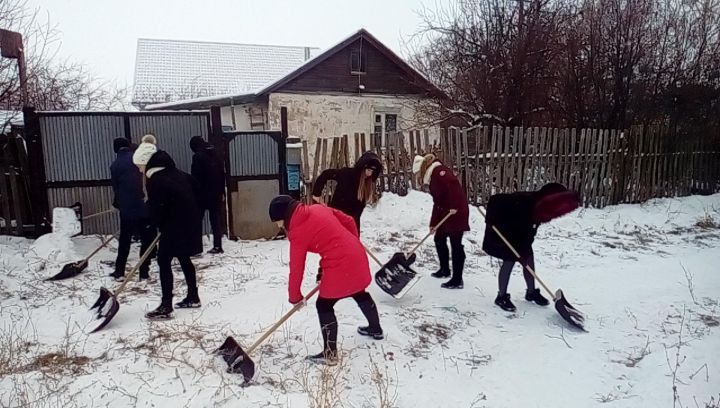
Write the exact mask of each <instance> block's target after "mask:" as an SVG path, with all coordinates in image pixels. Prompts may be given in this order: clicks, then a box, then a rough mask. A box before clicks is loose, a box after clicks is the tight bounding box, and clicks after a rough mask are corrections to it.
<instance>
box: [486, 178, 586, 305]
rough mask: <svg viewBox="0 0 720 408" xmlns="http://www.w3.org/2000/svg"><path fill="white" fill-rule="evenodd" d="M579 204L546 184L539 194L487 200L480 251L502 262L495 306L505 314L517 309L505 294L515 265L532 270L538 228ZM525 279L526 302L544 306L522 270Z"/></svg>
mask: <svg viewBox="0 0 720 408" xmlns="http://www.w3.org/2000/svg"><path fill="white" fill-rule="evenodd" d="M578 205H579V199H578V197H577V194H576V193H574V192H571V191H568V189H567V188H565V186H563V185H562V184H559V183H549V184H546V185H545V186H543V187H542V188H541V189H540V190H538V191H530V192H517V193H510V194H495V195H493V196H491V197H490V199H489V200H488V205H487V214H486V218H485V236H484V238H483V247H482V248H483V251H485V252H486V253H487V254H488V255H490V256H493V257H496V258H500V259H502V260H503V263H502V265H501V266H500V273H499V274H498V295H497V298H496V299H495V304H496V305H497V306H499V307H500V308H501V309H503V310H506V311H508V312H514V311H515V310H516V308H515V305H514V304H513V303H512V301H511V300H510V294H509V293H507V288H508V283H509V282H510V275H511V273H512V270H513V267H514V266H515V262H518V261H519V262H520V264H521V265H527V266H529V267H531V268H533V270H534V269H535V258H534V255H533V249H532V244H533V241H534V240H535V234H536V233H537V229H538V226H539V225H540V224H542V223H545V222H548V221H550V220H552V219H554V218H557V217H558V216H560V215H563V214H566V213H568V212H570V211H572V210H574V209H575V208H577V207H578ZM493 226H494V227H495V228H497V229H498V231H500V233H501V234H503V236H504V237H505V238H506V239H507V240H508V242H510V244H511V245H512V246H513V248H515V250H516V251H518V253H519V254H520V259H518V258H517V256H515V254H514V253H513V252H512V250H511V249H510V248H508V246H507V245H506V244H505V242H503V240H502V238H500V237H499V236H498V235H497V233H495V231H494V230H493V228H492V227H493ZM523 277H524V278H525V285H526V286H527V290H526V291H525V300H527V301H528V302H535V303H536V304H538V305H540V306H547V305H548V304H549V302H548V300H547V299H546V298H545V297H544V296H543V295H542V294H541V293H540V289H537V288H535V278H534V277H533V276H532V274H531V273H530V272H528V271H527V270H526V269H525V268H524V267H523Z"/></svg>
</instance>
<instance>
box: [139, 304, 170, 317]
mask: <svg viewBox="0 0 720 408" xmlns="http://www.w3.org/2000/svg"><path fill="white" fill-rule="evenodd" d="M172 312H173V308H172V306H171V305H170V303H169V302H167V303H166V302H162V303H160V306H158V308H157V309H155V310H153V311H151V312H147V313H145V317H146V318H148V319H150V320H163V319H169V318H171V317H172Z"/></svg>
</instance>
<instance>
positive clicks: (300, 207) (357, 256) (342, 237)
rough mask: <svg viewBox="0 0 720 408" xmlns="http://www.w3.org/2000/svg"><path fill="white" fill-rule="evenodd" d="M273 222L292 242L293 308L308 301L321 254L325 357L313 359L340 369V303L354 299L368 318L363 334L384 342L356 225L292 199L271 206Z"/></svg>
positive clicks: (281, 198)
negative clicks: (312, 256)
mask: <svg viewBox="0 0 720 408" xmlns="http://www.w3.org/2000/svg"><path fill="white" fill-rule="evenodd" d="M269 212H270V219H271V220H272V221H273V222H276V223H277V224H278V226H279V227H281V228H285V230H286V231H287V234H288V240H289V241H290V281H289V284H288V297H289V301H290V303H292V304H296V303H298V302H301V301H302V300H303V294H302V292H301V291H300V286H301V284H302V279H303V274H304V271H305V257H306V255H307V253H308V252H313V253H316V254H320V257H321V259H320V267H321V268H322V270H323V275H322V279H321V280H320V295H319V297H318V300H317V303H316V306H317V311H318V317H319V318H320V331H321V332H322V336H323V351H322V352H321V353H318V354H316V355H312V356H309V357H308V359H310V360H313V361H316V362H320V363H325V364H328V365H335V364H337V334H338V323H337V318H336V317H335V310H334V307H335V303H337V301H338V300H340V299H345V298H348V297H352V298H353V299H354V300H355V302H357V304H358V306H359V307H360V310H361V311H362V313H363V314H364V315H365V318H367V321H368V325H367V326H363V327H358V333H360V334H362V335H364V336H370V337H373V338H374V339H376V340H381V339H382V338H383V331H382V328H381V327H380V317H379V316H378V311H377V307H376V306H375V302H374V301H373V299H372V297H371V296H370V294H369V293H367V292H366V291H365V289H367V287H368V286H369V285H370V282H371V277H370V264H369V263H368V258H367V255H365V249H364V248H363V245H362V243H360V239H359V238H358V230H357V227H356V226H355V220H353V219H352V217H350V216H348V215H345V214H344V213H343V212H341V211H338V210H336V209H334V208H330V207H326V206H324V205H310V206H309V205H304V204H301V203H300V202H298V201H296V200H294V199H293V198H292V197H290V196H287V195H281V196H277V197H275V198H274V199H273V200H272V201H271V202H270V208H269Z"/></svg>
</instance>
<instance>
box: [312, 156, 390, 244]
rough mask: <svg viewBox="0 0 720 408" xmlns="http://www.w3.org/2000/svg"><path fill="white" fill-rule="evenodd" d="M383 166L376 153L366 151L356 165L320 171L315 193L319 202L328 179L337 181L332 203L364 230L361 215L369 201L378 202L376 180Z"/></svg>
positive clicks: (331, 204) (313, 191)
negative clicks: (361, 225)
mask: <svg viewBox="0 0 720 408" xmlns="http://www.w3.org/2000/svg"><path fill="white" fill-rule="evenodd" d="M382 171H383V166H382V163H381V162H380V159H379V158H378V156H377V155H376V154H375V153H373V152H365V153H363V154H362V156H360V158H359V159H358V160H357V162H356V163H355V166H353V167H344V168H341V169H327V170H325V171H323V172H322V173H320V176H318V178H317V180H315V184H314V185H313V190H312V195H313V200H314V201H315V202H316V203H321V202H322V198H321V197H320V196H321V195H322V191H323V189H324V188H325V183H327V182H328V180H335V181H336V182H337V185H336V186H335V192H334V193H333V196H332V199H330V203H329V206H330V207H332V208H335V209H337V210H340V211H342V212H344V213H345V214H347V215H349V216H351V217H352V218H353V219H354V220H355V225H356V226H357V229H358V232H359V231H360V216H361V215H362V213H363V210H365V206H366V205H367V204H371V205H372V204H375V203H376V202H377V200H378V194H377V186H376V182H377V179H378V177H379V176H380V174H382Z"/></svg>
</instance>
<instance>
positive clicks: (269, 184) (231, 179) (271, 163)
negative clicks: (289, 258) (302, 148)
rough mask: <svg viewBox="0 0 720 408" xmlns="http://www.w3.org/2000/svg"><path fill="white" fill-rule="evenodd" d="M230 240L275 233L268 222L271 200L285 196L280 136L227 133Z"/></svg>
mask: <svg viewBox="0 0 720 408" xmlns="http://www.w3.org/2000/svg"><path fill="white" fill-rule="evenodd" d="M223 137H224V139H225V140H226V141H227V162H226V167H227V169H228V177H227V179H228V207H229V208H230V209H231V211H230V213H229V214H230V217H229V223H230V236H231V237H236V238H241V239H257V238H267V237H271V236H273V235H275V234H276V233H277V227H276V226H275V225H274V224H273V223H271V222H270V221H269V219H268V214H267V206H268V203H269V202H270V200H272V199H273V197H275V196H276V195H278V194H280V193H281V192H283V193H284V192H286V191H287V188H286V170H285V163H286V160H285V156H286V153H285V139H284V138H283V137H282V133H281V132H227V133H224V134H223Z"/></svg>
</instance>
